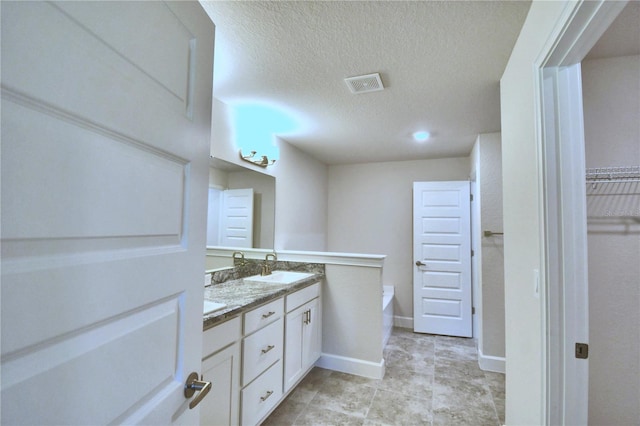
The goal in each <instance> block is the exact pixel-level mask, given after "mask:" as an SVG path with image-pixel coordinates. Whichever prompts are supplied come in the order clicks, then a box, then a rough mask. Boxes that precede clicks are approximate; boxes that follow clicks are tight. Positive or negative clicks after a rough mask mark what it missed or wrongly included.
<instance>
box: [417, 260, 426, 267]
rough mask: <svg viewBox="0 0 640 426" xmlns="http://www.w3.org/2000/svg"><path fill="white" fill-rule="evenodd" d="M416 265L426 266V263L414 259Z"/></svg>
mask: <svg viewBox="0 0 640 426" xmlns="http://www.w3.org/2000/svg"><path fill="white" fill-rule="evenodd" d="M416 266H427V264H426V263H422V262H421V261H419V260H416Z"/></svg>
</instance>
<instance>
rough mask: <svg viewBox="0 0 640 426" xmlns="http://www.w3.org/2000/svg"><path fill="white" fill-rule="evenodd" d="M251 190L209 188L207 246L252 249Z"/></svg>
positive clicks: (252, 218)
mask: <svg viewBox="0 0 640 426" xmlns="http://www.w3.org/2000/svg"><path fill="white" fill-rule="evenodd" d="M253 198H254V194H253V189H252V188H244V189H226V190H219V189H216V188H209V211H208V221H207V245H220V246H226V247H240V248H251V247H253V222H254V217H253Z"/></svg>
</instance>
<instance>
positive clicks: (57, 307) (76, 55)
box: [1, 1, 213, 425]
mask: <svg viewBox="0 0 640 426" xmlns="http://www.w3.org/2000/svg"><path fill="white" fill-rule="evenodd" d="M212 56H213V25H212V23H211V21H210V20H209V18H208V17H207V15H206V14H205V12H204V11H203V10H202V8H201V6H200V5H199V3H197V2H171V3H164V2H61V3H56V2H9V1H3V2H2V286H1V290H2V302H1V303H2V314H1V315H2V388H1V392H2V393H1V398H2V399H1V403H2V406H1V411H2V424H12V425H14V424H30V425H35V424H85V425H86V424H124V423H126V424H136V423H147V424H195V423H197V422H198V419H199V412H198V409H194V410H190V409H189V407H188V404H189V400H187V399H185V397H184V383H185V380H186V377H187V376H188V374H189V373H191V372H193V371H195V372H199V370H200V363H201V359H200V357H201V347H202V346H201V345H202V303H203V286H202V273H203V271H204V255H205V253H204V252H205V230H206V224H205V220H206V217H205V215H206V213H205V212H206V200H207V182H208V160H209V144H210V127H211V84H212V62H213V60H212Z"/></svg>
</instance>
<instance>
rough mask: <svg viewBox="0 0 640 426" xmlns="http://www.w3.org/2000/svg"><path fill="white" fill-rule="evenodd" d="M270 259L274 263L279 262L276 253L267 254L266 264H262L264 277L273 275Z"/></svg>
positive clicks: (261, 273) (261, 272)
mask: <svg viewBox="0 0 640 426" xmlns="http://www.w3.org/2000/svg"><path fill="white" fill-rule="evenodd" d="M269 257H271V258H272V260H273V261H274V262H275V261H277V260H278V256H277V255H276V254H275V253H267V255H266V256H265V257H264V263H263V264H262V269H261V271H260V275H262V276H263V277H264V276H265V275H271V267H270V266H269V263H268V262H269Z"/></svg>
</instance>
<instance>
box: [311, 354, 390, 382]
mask: <svg viewBox="0 0 640 426" xmlns="http://www.w3.org/2000/svg"><path fill="white" fill-rule="evenodd" d="M316 366H317V367H321V368H326V369H329V370H334V371H340V372H341V373H348V374H354V375H356V376H362V377H367V378H370V379H382V378H383V377H384V372H385V366H384V359H382V360H381V361H380V362H379V363H376V362H371V361H365V360H362V359H356V358H348V357H344V356H339V355H331V354H325V353H323V354H321V355H320V358H319V359H318V361H316Z"/></svg>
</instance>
